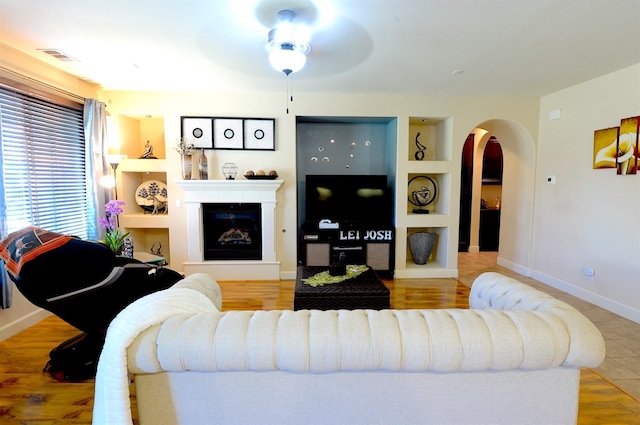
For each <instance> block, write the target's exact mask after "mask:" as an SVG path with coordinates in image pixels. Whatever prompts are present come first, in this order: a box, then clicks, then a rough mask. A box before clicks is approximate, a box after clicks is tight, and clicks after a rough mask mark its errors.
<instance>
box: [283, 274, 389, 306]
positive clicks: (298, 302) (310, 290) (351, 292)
mask: <svg viewBox="0 0 640 425" xmlns="http://www.w3.org/2000/svg"><path fill="white" fill-rule="evenodd" d="M327 269H328V268H327V267H318V266H313V267H311V266H299V267H298V271H297V274H296V287H295V291H294V295H293V309H294V310H340V309H343V310H356V309H371V310H384V309H388V308H389V288H387V286H386V285H385V284H384V283H383V282H382V281H381V280H380V279H379V278H378V275H377V274H376V272H375V271H374V270H373V269H372V268H369V270H367V271H366V272H364V273H362V274H360V275H359V276H356V277H354V278H351V279H347V280H345V281H344V282H340V283H332V284H328V285H323V286H315V287H314V286H311V285H307V284H305V283H303V282H302V279H305V278H308V277H311V276H313V275H315V274H317V273H320V272H323V271H326V270H327Z"/></svg>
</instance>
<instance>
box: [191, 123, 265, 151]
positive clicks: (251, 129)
mask: <svg viewBox="0 0 640 425" xmlns="http://www.w3.org/2000/svg"><path fill="white" fill-rule="evenodd" d="M195 125H198V127H194V126H195ZM221 125H222V126H224V125H226V126H227V127H226V128H224V129H223V128H222V127H220V126H221ZM196 130H200V131H201V132H202V135H201V136H200V137H202V138H203V140H201V141H199V143H197V144H194V147H195V148H197V149H219V150H253V151H275V150H276V145H275V143H276V142H275V135H276V134H275V133H276V120H275V118H233V117H198V116H182V117H180V133H181V135H182V137H183V139H184V140H185V141H187V143H190V142H193V139H194V137H196V138H198V137H197V136H196V135H195V134H193V132H194V131H196Z"/></svg>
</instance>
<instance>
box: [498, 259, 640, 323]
mask: <svg viewBox="0 0 640 425" xmlns="http://www.w3.org/2000/svg"><path fill="white" fill-rule="evenodd" d="M505 267H506V266H505ZM530 277H531V278H532V279H535V280H537V281H539V282H542V283H544V284H545V285H549V286H551V287H553V288H556V289H559V290H560V291H563V292H566V293H567V294H570V295H573V296H575V297H578V298H580V299H582V300H584V301H587V302H590V303H591V304H595V305H597V306H598V307H602V308H604V309H605V310H608V311H610V312H612V313H615V314H617V315H618V316H622V317H624V318H625V319H629V320H631V321H633V322H636V323H639V324H640V310H636V309H634V308H631V307H629V306H626V305H624V304H621V303H619V302H618V301H615V300H612V299H610V298H606V297H603V296H602V295H598V294H596V293H594V292H591V291H587V290H586V289H584V288H580V287H578V286H576V285H574V284H572V283H569V282H566V281H564V280H561V279H557V278H555V277H553V276H549V275H547V274H544V273H542V272H538V271H535V270H533V271H532V273H531V276H530Z"/></svg>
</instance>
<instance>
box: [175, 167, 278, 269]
mask: <svg viewBox="0 0 640 425" xmlns="http://www.w3.org/2000/svg"><path fill="white" fill-rule="evenodd" d="M282 183H283V181H282V180H177V181H176V184H177V185H178V186H179V187H180V188H182V190H183V191H184V203H185V206H186V209H187V261H186V262H185V263H184V265H183V266H184V271H185V273H186V274H187V275H189V274H193V273H200V272H201V273H208V274H210V275H211V276H213V277H214V278H215V279H218V280H265V279H267V280H275V279H279V278H280V262H278V261H276V241H275V234H276V232H275V227H276V216H275V207H276V191H277V190H278V188H279V187H280V186H281V185H282ZM234 202H238V203H243V202H244V203H259V204H260V206H261V211H262V218H261V220H262V259H261V260H256V261H247V260H242V261H230V260H225V261H204V252H203V251H204V249H203V246H204V242H203V238H202V234H203V233H202V204H208V203H234Z"/></svg>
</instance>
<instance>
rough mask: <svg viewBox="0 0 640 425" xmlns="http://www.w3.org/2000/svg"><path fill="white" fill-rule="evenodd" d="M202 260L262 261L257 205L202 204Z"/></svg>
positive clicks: (259, 218)
mask: <svg viewBox="0 0 640 425" xmlns="http://www.w3.org/2000/svg"><path fill="white" fill-rule="evenodd" d="M202 207H203V210H202V220H203V223H202V224H203V226H202V228H203V233H204V235H203V236H204V259H205V261H206V260H261V259H262V228H261V219H262V212H261V206H260V204H259V203H220V204H203V205H202Z"/></svg>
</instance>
